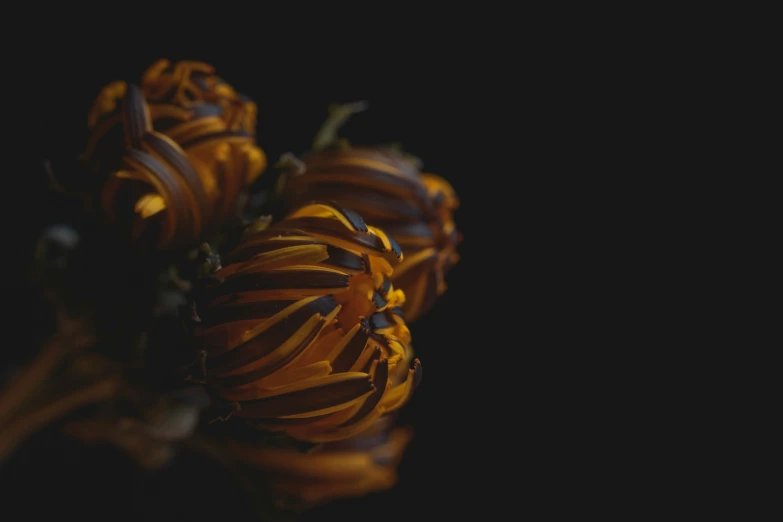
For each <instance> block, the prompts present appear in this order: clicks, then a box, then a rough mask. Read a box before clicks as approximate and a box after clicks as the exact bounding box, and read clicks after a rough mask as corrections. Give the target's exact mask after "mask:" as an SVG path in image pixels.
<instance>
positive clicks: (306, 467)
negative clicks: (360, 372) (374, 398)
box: [228, 416, 413, 509]
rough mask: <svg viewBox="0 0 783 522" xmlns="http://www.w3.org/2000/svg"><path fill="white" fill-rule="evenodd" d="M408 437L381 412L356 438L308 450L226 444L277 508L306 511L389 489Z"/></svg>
mask: <svg viewBox="0 0 783 522" xmlns="http://www.w3.org/2000/svg"><path fill="white" fill-rule="evenodd" d="M412 437H413V430H412V429H411V428H410V427H407V426H406V427H397V428H394V427H393V418H391V417H389V416H384V417H383V418H381V419H379V420H378V421H376V422H375V423H374V424H373V425H372V426H371V427H370V428H369V429H368V430H367V431H365V432H364V433H362V434H360V435H357V436H356V437H352V438H350V439H346V440H342V441H339V442H330V443H327V444H322V445H320V446H318V447H316V448H315V449H314V450H313V451H311V452H309V453H304V452H301V451H298V450H296V449H291V448H283V447H275V446H270V445H259V444H254V443H249V442H241V443H240V442H229V443H228V448H229V451H230V452H231V453H232V454H233V456H234V457H236V458H239V459H241V461H242V462H243V463H244V464H245V465H248V466H251V467H252V468H255V469H258V470H260V471H261V472H262V473H263V476H264V477H265V479H266V481H267V483H268V486H269V487H270V488H271V489H272V490H273V491H274V492H275V494H276V499H277V501H278V502H279V504H280V506H281V507H284V508H292V509H306V508H311V507H315V506H317V505H320V504H324V503H327V502H330V501H332V500H336V499H339V498H347V497H358V496H363V495H366V494H368V493H374V492H377V491H383V490H387V489H390V488H391V487H392V486H394V485H395V484H396V482H397V467H398V465H399V463H400V460H401V459H402V456H403V453H404V451H405V448H406V447H407V446H408V443H409V442H410V441H411V439H412Z"/></svg>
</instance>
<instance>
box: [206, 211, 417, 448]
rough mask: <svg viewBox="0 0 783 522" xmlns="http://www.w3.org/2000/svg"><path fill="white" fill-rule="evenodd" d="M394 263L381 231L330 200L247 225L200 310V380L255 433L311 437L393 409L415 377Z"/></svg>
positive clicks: (339, 431) (330, 434) (343, 431)
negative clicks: (273, 221)
mask: <svg viewBox="0 0 783 522" xmlns="http://www.w3.org/2000/svg"><path fill="white" fill-rule="evenodd" d="M401 259H402V252H401V250H400V248H399V246H398V245H397V244H396V243H395V242H394V240H393V239H391V238H390V237H389V236H387V235H386V234H385V233H384V232H383V231H381V230H379V229H377V228H374V227H371V226H367V225H366V224H365V223H364V221H363V220H362V219H361V217H359V215H357V214H356V213H355V212H353V211H351V210H347V209H344V208H340V207H337V206H333V205H331V204H318V203H314V204H310V205H306V206H303V207H300V208H299V209H297V210H295V211H294V212H292V213H291V214H289V215H288V216H287V217H286V218H285V219H284V220H282V221H281V222H279V223H277V224H274V225H271V226H269V227H267V228H263V229H261V230H253V229H252V228H251V229H249V230H248V233H247V235H246V237H244V238H243V240H242V241H241V242H240V243H239V245H238V246H237V248H236V249H235V250H234V251H232V252H230V253H229V254H228V255H226V256H225V257H224V259H223V268H222V269H221V270H219V271H218V272H216V274H215V275H216V276H218V277H220V278H222V279H223V282H222V283H220V284H219V285H217V286H215V287H214V288H212V289H209V290H208V291H207V292H206V295H204V296H203V298H202V299H201V300H200V302H199V304H198V314H199V316H200V318H201V321H202V323H201V325H200V327H199V328H198V329H197V331H196V334H195V335H196V337H195V339H196V343H197V344H198V345H199V346H200V347H201V348H203V349H204V350H205V351H206V353H207V357H206V361H205V369H206V373H207V383H208V385H209V386H210V387H211V388H212V389H214V390H215V392H216V393H217V394H218V395H219V396H220V397H222V398H223V399H225V400H228V401H234V402H235V403H236V404H237V405H238V411H237V412H236V415H237V416H239V417H244V418H246V419H252V422H253V424H254V425H255V426H257V427H258V428H260V429H263V430H268V431H277V432H285V433H287V434H288V435H290V436H292V437H294V438H297V439H300V440H306V441H311V442H328V441H333V440H339V439H344V438H348V437H351V436H353V435H356V434H358V433H360V432H362V431H364V430H365V429H367V428H368V427H369V426H371V425H372V423H373V422H375V420H377V419H378V418H379V417H380V416H381V415H382V414H384V413H386V412H390V411H393V410H396V409H397V408H399V407H401V406H402V405H403V404H404V403H405V402H406V401H407V400H408V398H409V397H410V395H411V393H412V392H413V389H414V388H415V386H416V385H417V384H418V382H419V380H420V378H421V366H420V364H419V362H418V360H416V361H414V364H413V368H412V369H409V365H408V362H409V359H410V332H409V330H408V328H407V326H406V325H405V322H404V320H403V318H402V314H401V312H400V309H399V306H400V305H401V304H402V302H403V301H404V298H405V297H404V294H403V293H402V292H401V291H399V290H396V289H394V287H393V286H392V283H391V280H390V279H389V276H390V275H391V274H392V271H393V269H392V264H391V263H397V262H398V261H399V260H401Z"/></svg>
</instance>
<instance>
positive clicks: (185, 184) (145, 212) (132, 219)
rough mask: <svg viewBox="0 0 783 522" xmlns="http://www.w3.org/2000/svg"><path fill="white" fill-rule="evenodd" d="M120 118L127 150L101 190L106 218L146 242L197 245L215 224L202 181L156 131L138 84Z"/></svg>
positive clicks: (127, 94) (170, 142) (128, 88)
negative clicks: (209, 227)
mask: <svg viewBox="0 0 783 522" xmlns="http://www.w3.org/2000/svg"><path fill="white" fill-rule="evenodd" d="M120 118H121V123H122V131H123V141H124V143H125V147H124V150H123V151H122V153H120V154H118V155H117V158H116V161H114V162H112V164H111V166H112V170H110V171H109V172H108V173H107V175H106V178H105V180H104V182H103V185H102V186H101V187H100V189H99V191H100V200H101V204H102V207H103V209H104V210H105V212H106V214H107V217H108V218H109V220H110V221H116V222H120V223H123V224H124V225H125V226H127V227H128V228H129V230H130V232H131V234H132V236H133V238H134V239H135V240H137V241H139V242H142V243H147V242H151V243H154V244H156V245H157V246H158V247H160V248H165V247H169V246H183V245H189V244H193V243H194V242H195V241H196V240H197V239H198V238H199V237H200V236H201V234H202V230H203V229H204V228H205V227H208V226H210V225H211V222H210V218H211V205H210V200H209V199H208V197H207V192H206V191H205V188H204V183H203V178H202V177H201V176H200V175H199V173H198V172H196V170H195V168H194V167H193V165H192V164H191V163H190V161H188V158H187V156H186V155H185V152H184V151H183V150H182V148H181V147H180V146H179V145H177V144H176V143H175V142H174V141H173V140H171V138H169V137H167V136H165V135H163V134H161V133H159V132H156V131H154V130H152V124H151V120H150V111H149V106H148V105H147V103H146V101H145V100H144V97H143V96H142V94H141V91H140V89H139V88H138V87H137V86H135V85H128V86H126V88H125V89H124V95H123V100H122V103H121V113H120Z"/></svg>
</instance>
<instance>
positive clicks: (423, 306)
mask: <svg viewBox="0 0 783 522" xmlns="http://www.w3.org/2000/svg"><path fill="white" fill-rule="evenodd" d="M303 159H304V164H303V168H300V169H299V172H292V173H291V174H289V175H288V176H286V177H285V178H284V179H285V181H284V184H283V186H282V196H283V199H284V201H285V204H286V206H288V207H289V208H292V207H295V206H298V205H301V204H304V203H306V202H308V201H311V200H313V199H320V198H326V199H330V200H333V201H336V202H337V203H338V204H340V205H342V206H345V207H348V208H351V209H354V210H355V211H356V212H358V213H359V214H360V215H361V216H362V217H363V218H364V219H365V220H366V221H367V223H370V224H372V225H373V226H377V227H379V228H381V229H383V230H384V231H385V232H386V233H387V234H389V235H390V236H392V237H393V238H394V239H395V240H397V241H398V242H399V244H400V246H401V248H402V250H403V252H405V260H404V261H403V262H402V263H401V264H400V265H399V266H397V267H395V269H394V273H393V274H392V276H391V278H392V281H393V282H394V285H395V286H396V287H397V288H400V289H402V290H403V291H404V292H405V296H406V299H405V304H404V305H402V309H403V311H404V313H405V317H406V320H407V321H408V322H411V321H414V320H416V319H417V318H418V317H420V316H421V315H423V314H424V313H426V312H427V311H428V310H429V309H430V308H431V307H432V305H433V304H434V302H435V301H436V299H437V297H438V296H440V295H441V294H442V293H443V292H444V291H445V290H446V283H445V281H444V276H445V274H446V273H447V272H448V271H449V270H450V269H451V267H453V266H454V264H455V263H456V262H457V261H458V260H459V255H458V254H457V250H456V249H457V245H458V244H459V242H460V240H461V236H460V234H459V233H458V232H457V229H456V227H455V223H454V219H453V212H454V210H455V209H456V208H457V207H458V206H459V200H458V198H457V195H456V193H455V192H454V189H453V188H452V187H451V185H450V184H449V183H448V182H447V181H446V180H444V179H443V178H441V177H439V176H436V175H434V174H428V173H421V172H420V171H419V168H418V164H417V161H416V160H414V159H413V158H411V157H409V156H406V155H403V154H402V153H400V152H397V151H394V150H392V149H384V148H380V147H348V148H345V147H343V148H339V149H331V150H324V151H319V152H314V153H312V154H310V155H309V156H307V157H305V158H303Z"/></svg>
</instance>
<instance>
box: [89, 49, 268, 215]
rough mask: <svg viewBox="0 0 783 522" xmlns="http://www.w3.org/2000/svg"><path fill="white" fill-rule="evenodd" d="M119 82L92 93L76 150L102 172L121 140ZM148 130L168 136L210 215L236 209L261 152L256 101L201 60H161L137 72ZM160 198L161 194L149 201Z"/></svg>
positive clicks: (120, 149) (122, 85)
mask: <svg viewBox="0 0 783 522" xmlns="http://www.w3.org/2000/svg"><path fill="white" fill-rule="evenodd" d="M128 90H129V86H128V84H127V83H126V82H122V81H118V82H113V83H111V84H109V85H107V86H106V87H104V88H103V90H102V91H101V92H100V94H99V95H98V97H97V99H96V100H95V102H94V103H93V106H92V108H91V110H90V113H89V116H88V127H89V128H90V130H91V136H90V139H89V140H88V143H87V147H86V149H85V152H84V155H83V158H84V159H85V161H86V162H87V163H88V164H89V165H90V166H91V168H92V170H93V171H95V172H97V173H98V174H100V175H102V176H105V175H106V174H107V172H111V171H113V170H115V169H116V168H117V163H118V159H119V158H120V157H122V156H123V154H124V151H125V148H126V147H127V142H126V140H123V139H122V125H121V123H122V122H123V118H124V117H123V109H122V104H121V103H120V101H121V100H122V99H123V98H124V97H125V96H126V93H127V91H128ZM141 93H142V95H143V97H144V99H145V101H146V102H147V106H146V109H145V110H146V112H147V115H148V116H147V117H148V119H149V120H150V125H151V130H154V131H156V132H159V133H161V134H162V135H164V136H166V137H167V138H169V139H170V140H171V141H173V142H175V143H176V144H177V145H178V146H179V147H180V148H181V149H182V150H183V152H184V155H185V156H186V157H187V159H188V161H189V162H190V164H191V165H192V167H193V169H194V170H195V171H196V173H197V174H198V178H199V180H200V185H201V187H202V191H203V192H204V196H205V197H206V199H207V203H208V205H207V210H208V214H209V216H210V221H211V222H213V223H217V224H219V223H222V222H223V221H224V220H226V219H227V218H230V217H231V216H232V215H234V214H236V211H237V207H238V204H241V202H242V197H243V195H244V193H245V189H246V188H247V187H248V186H249V185H250V184H251V183H252V182H253V181H254V180H255V179H256V178H257V177H258V176H259V175H260V174H261V172H263V170H264V168H265V167H266V156H265V155H264V152H263V150H261V149H260V148H259V147H258V146H257V145H256V141H255V127H256V112H257V110H256V105H255V103H253V102H252V101H251V100H250V99H249V98H247V97H245V96H243V95H241V94H238V93H237V92H236V91H235V90H234V89H233V88H232V87H231V86H230V85H228V84H227V83H226V82H225V81H223V80H222V79H221V78H219V77H217V76H215V75H214V69H213V68H212V67H211V66H210V65H207V64H205V63H201V62H190V61H184V62H177V63H175V64H173V65H172V64H171V63H170V62H168V61H167V60H160V61H158V62H156V63H154V64H153V65H152V66H150V67H149V68H148V69H147V71H146V72H145V73H144V74H143V75H142V80H141ZM156 204H157V205H160V201H158V202H157V203H156Z"/></svg>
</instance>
